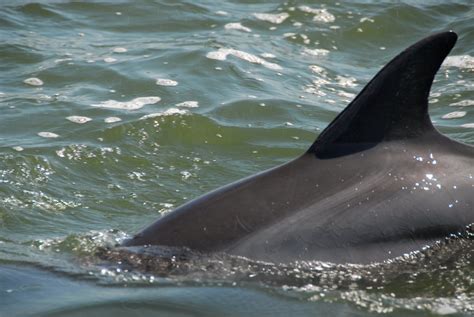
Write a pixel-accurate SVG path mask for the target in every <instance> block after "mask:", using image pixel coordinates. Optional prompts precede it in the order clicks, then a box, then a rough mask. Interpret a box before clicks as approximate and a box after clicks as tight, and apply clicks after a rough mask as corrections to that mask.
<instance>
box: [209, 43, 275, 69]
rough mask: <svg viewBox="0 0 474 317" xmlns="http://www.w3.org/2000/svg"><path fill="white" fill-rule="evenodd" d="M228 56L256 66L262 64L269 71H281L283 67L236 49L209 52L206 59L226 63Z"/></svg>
mask: <svg viewBox="0 0 474 317" xmlns="http://www.w3.org/2000/svg"><path fill="white" fill-rule="evenodd" d="M228 55H232V56H235V57H237V58H240V59H242V60H244V61H247V62H250V63H254V64H260V65H262V66H264V67H266V68H269V69H273V70H281V69H282V67H281V66H280V65H278V64H275V63H270V62H267V61H266V60H264V59H262V58H260V57H258V56H256V55H253V54H250V53H247V52H243V51H239V50H235V49H232V48H220V49H218V50H217V51H212V52H209V53H207V54H206V57H207V58H209V59H216V60H220V61H224V60H226V59H227V56H228Z"/></svg>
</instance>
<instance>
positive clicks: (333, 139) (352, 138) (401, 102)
mask: <svg viewBox="0 0 474 317" xmlns="http://www.w3.org/2000/svg"><path fill="white" fill-rule="evenodd" d="M456 40H457V35H456V33H454V32H452V31H449V32H444V33H439V34H435V35H432V36H430V37H427V38H425V39H423V40H421V41H419V42H417V43H415V44H414V45H412V46H410V47H409V48H407V49H406V50H404V51H403V52H402V53H400V54H399V55H398V56H396V57H395V58H394V59H392V61H390V62H389V63H388V64H387V65H386V66H385V67H384V68H382V70H380V71H379V72H378V74H377V75H376V76H375V77H374V78H373V79H372V80H371V81H370V82H369V83H368V84H367V85H366V86H365V88H364V89H363V90H362V91H361V92H360V93H359V95H358V96H357V97H356V98H355V99H354V100H353V101H352V102H351V103H350V104H349V105H348V106H347V107H346V109H344V111H342V112H341V113H340V114H339V115H338V116H337V117H336V119H334V120H333V121H332V122H331V123H330V124H329V126H328V127H327V128H326V129H325V130H324V131H323V132H322V133H321V134H320V136H319V137H318V139H317V140H316V141H315V142H314V144H313V145H312V146H311V147H310V149H309V150H308V152H311V153H315V154H316V155H317V156H319V157H334V156H339V155H343V154H348V153H346V152H347V150H348V149H353V150H354V151H360V150H362V149H364V148H367V147H371V146H374V145H375V144H377V143H380V142H382V141H389V140H398V139H407V138H411V137H416V136H420V135H422V134H423V133H425V132H426V131H432V130H433V129H434V127H433V125H432V124H431V120H430V118H429V115H428V96H429V92H430V88H431V84H432V83H433V79H434V76H435V74H436V72H437V71H438V69H439V68H440V66H441V64H442V63H443V60H444V59H445V58H446V56H447V55H448V54H449V52H450V51H451V49H452V48H453V46H454V44H455V43H456ZM348 144H351V146H350V147H348V146H347V145H348ZM342 148H344V151H345V152H344V153H343V152H342V150H341V149H342Z"/></svg>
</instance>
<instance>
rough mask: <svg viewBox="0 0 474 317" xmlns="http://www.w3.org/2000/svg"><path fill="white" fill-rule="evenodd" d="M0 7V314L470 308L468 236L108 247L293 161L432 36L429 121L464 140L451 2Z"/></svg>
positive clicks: (458, 12) (473, 36) (469, 51)
mask: <svg viewBox="0 0 474 317" xmlns="http://www.w3.org/2000/svg"><path fill="white" fill-rule="evenodd" d="M1 6H2V10H0V56H1V65H0V70H1V74H2V76H1V79H0V108H1V116H0V120H1V121H0V127H1V128H0V131H1V133H0V158H1V160H0V162H1V163H0V316H28V315H35V316H37V315H40V316H83V315H85V314H88V315H91V316H95V315H97V316H99V315H100V316H121V315H127V316H129V315H141V316H143V315H157V314H159V313H161V314H162V315H166V316H265V315H268V316H278V315H281V316H288V315H289V314H293V315H296V316H320V315H321V316H324V315H361V316H366V315H369V314H372V315H378V314H384V315H393V316H408V315H412V316H425V315H427V314H428V315H430V314H431V315H439V314H441V315H443V314H454V315H460V316H461V315H470V314H472V312H473V311H474V289H473V285H472V279H473V272H474V268H473V267H472V261H471V254H472V251H473V246H472V243H471V241H472V240H471V239H469V237H467V238H466V237H464V238H463V237H461V238H453V239H452V240H450V241H442V242H440V245H439V246H437V247H436V248H434V249H432V250H425V251H423V252H421V253H420V254H416V255H413V256H411V257H408V258H406V259H397V260H395V261H394V262H392V263H385V264H374V265H372V266H352V265H343V266H334V265H332V264H330V263H318V262H314V263H300V264H295V265H292V266H278V265H272V264H266V263H254V262H251V261H246V260H244V259H238V258H237V259H236V258H231V257H228V256H225V255H216V256H215V257H211V258H206V257H204V258H203V257H201V256H200V255H191V254H190V255H186V256H183V258H177V259H176V258H175V259H170V258H169V257H168V258H167V257H166V254H163V256H162V257H160V256H157V255H156V254H154V255H153V256H150V255H149V254H148V253H147V252H144V251H143V250H137V252H136V253H130V252H128V253H127V252H125V251H123V250H117V249H113V248H111V246H113V245H114V244H116V243H117V242H118V241H121V240H122V239H123V238H125V237H126V236H127V235H130V234H133V233H134V232H137V231H138V230H139V229H140V228H141V227H143V226H145V225H146V224H148V223H150V222H151V221H153V220H154V219H156V218H157V217H158V216H159V215H160V214H163V213H166V212H169V211H170V210H172V209H173V208H174V207H176V206H178V205H180V204H182V203H183V202H185V201H187V200H189V199H191V198H193V197H196V196H198V195H200V194H202V193H205V192H207V191H208V190H211V189H213V188H216V187H218V186H220V185H223V184H226V183H228V182H231V181H233V180H236V179H239V178H241V177H243V176H246V175H250V174H252V173H254V172H257V171H261V170H263V169H265V168H268V167H271V166H274V165H277V164H280V163H283V162H286V161H288V160H289V159H291V158H294V157H296V156H297V155H299V154H300V153H302V152H304V151H305V150H306V149H307V148H308V147H309V145H310V144H311V143H312V142H313V141H314V139H315V138H316V136H317V134H318V133H319V132H320V131H321V130H322V129H324V127H325V126H326V125H327V124H328V123H329V122H330V121H331V120H332V119H333V118H334V117H335V116H336V115H337V113H339V112H340V111H341V110H342V109H343V108H344V107H345V106H346V105H347V103H348V102H349V101H350V100H351V99H352V98H353V97H354V96H355V95H356V94H357V93H358V91H360V89H362V87H363V86H364V84H365V83H366V82H367V81H368V80H370V78H371V77H372V76H373V75H374V74H375V73H376V71H377V70H378V69H380V67H381V66H383V65H384V64H385V63H386V62H387V61H388V60H389V59H390V58H391V57H393V56H394V55H396V54H397V53H398V52H400V51H401V50H402V49H404V48H405V47H406V46H408V45H410V44H412V43H413V42H414V41H416V40H418V39H420V38H422V37H424V36H426V35H428V34H431V33H434V32H438V31H444V30H449V29H453V30H455V31H456V32H457V33H458V34H459V36H460V37H459V41H458V44H457V46H456V47H455V48H454V50H453V52H452V53H451V55H450V57H449V59H448V60H447V61H446V62H445V64H444V66H443V67H442V69H441V70H440V72H439V74H438V75H437V77H436V82H435V83H434V86H433V89H432V92H431V97H430V114H431V117H432V120H433V121H434V122H435V125H436V126H437V127H438V129H440V130H441V131H443V132H444V133H445V134H447V135H449V136H450V137H452V138H455V139H457V140H459V141H462V142H465V143H468V144H474V129H473V128H474V111H473V110H472V106H473V105H474V90H473V74H474V72H473V70H474V57H473V56H474V47H473V46H472V43H474V32H473V30H474V28H473V19H472V17H473V14H474V9H473V8H472V4H471V3H470V1H455V2H454V1H453V2H450V3H444V2H443V1H428V2H425V3H420V2H417V1H413V2H405V3H398V2H390V1H383V2H379V1H357V2H354V1H339V2H333V1H321V2H318V3H310V2H307V3H305V2H303V1H289V2H287V3H279V2H277V1H274V2H270V1H266V2H256V1H255V2H253V1H219V2H216V1H194V2H193V1H188V2H175V1H133V2H131V1H130V2H127V1H108V2H107V1H102V2H100V3H98V2H93V1H91V2H88V3H81V2H69V1H41V3H34V2H31V1H13V2H12V1H8V2H7V1H5V2H4V3H3V4H2V5H1ZM134 254H135V255H136V256H135V257H134Z"/></svg>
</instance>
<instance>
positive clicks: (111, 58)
mask: <svg viewBox="0 0 474 317" xmlns="http://www.w3.org/2000/svg"><path fill="white" fill-rule="evenodd" d="M116 61H117V59H116V58H113V57H106V58H104V62H106V63H113V62H116Z"/></svg>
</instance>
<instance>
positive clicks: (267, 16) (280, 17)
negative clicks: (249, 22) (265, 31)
mask: <svg viewBox="0 0 474 317" xmlns="http://www.w3.org/2000/svg"><path fill="white" fill-rule="evenodd" d="M253 16H254V17H256V18H257V19H259V20H261V21H266V22H270V23H274V24H280V23H282V22H283V21H285V20H286V19H288V17H289V16H290V15H289V14H288V13H286V12H282V13H277V14H272V13H254V14H253Z"/></svg>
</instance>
